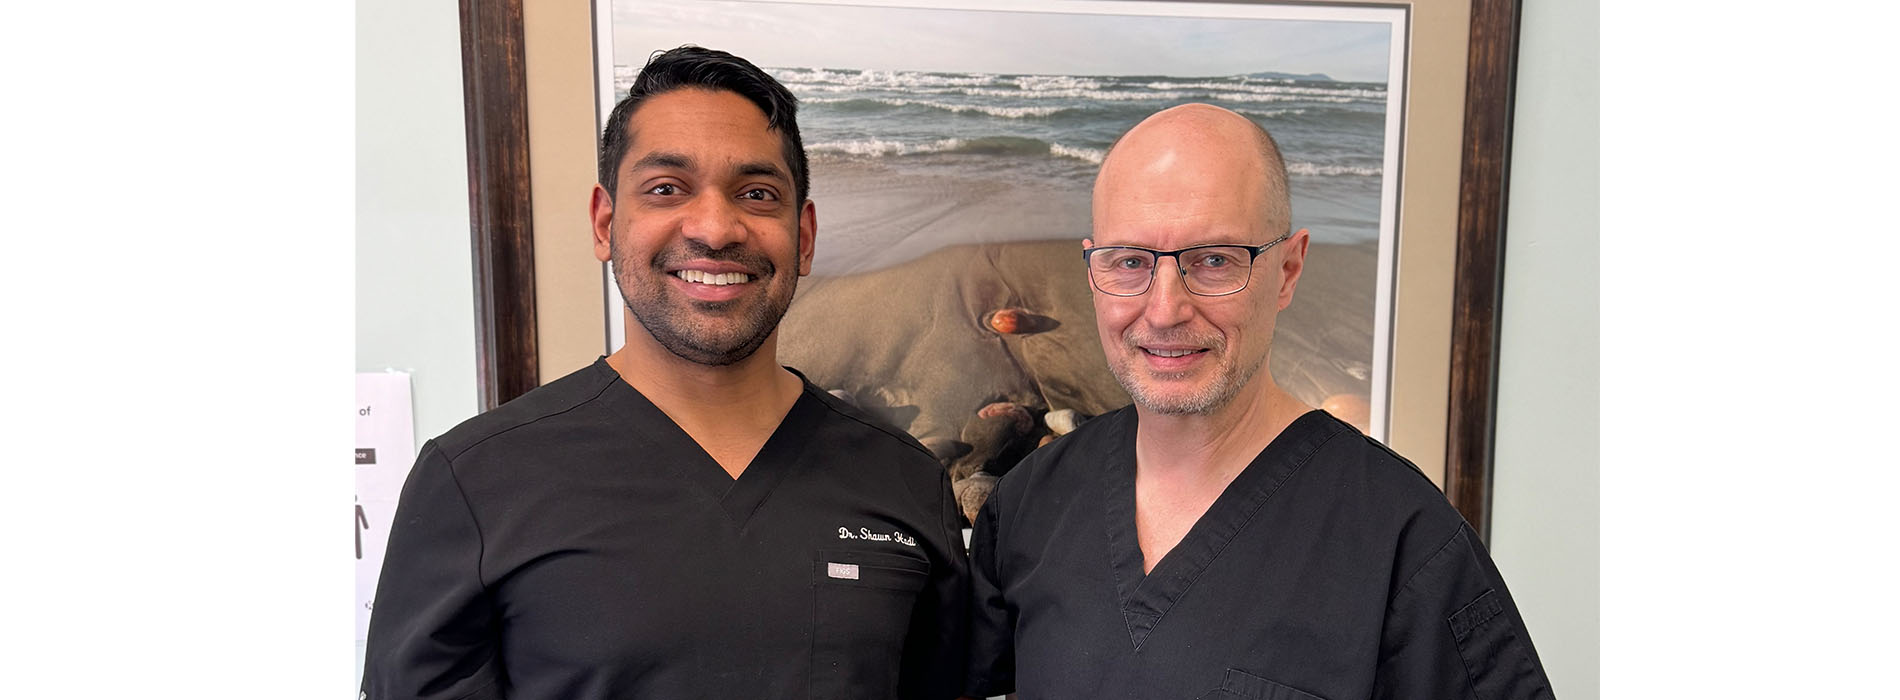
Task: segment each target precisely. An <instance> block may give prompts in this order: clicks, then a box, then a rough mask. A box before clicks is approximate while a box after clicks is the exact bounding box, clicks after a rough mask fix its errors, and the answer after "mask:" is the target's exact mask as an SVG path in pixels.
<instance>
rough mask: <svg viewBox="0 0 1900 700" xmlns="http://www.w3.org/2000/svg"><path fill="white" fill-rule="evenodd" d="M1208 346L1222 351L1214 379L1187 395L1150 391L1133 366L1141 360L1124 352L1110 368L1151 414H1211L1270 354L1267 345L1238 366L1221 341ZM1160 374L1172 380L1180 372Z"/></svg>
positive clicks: (1136, 348)
mask: <svg viewBox="0 0 1900 700" xmlns="http://www.w3.org/2000/svg"><path fill="white" fill-rule="evenodd" d="M1128 345H1129V346H1130V347H1133V348H1134V351H1135V352H1136V353H1140V352H1142V350H1141V348H1140V346H1139V345H1137V344H1135V343H1132V342H1130V343H1128ZM1208 349H1209V350H1210V351H1215V352H1222V356H1221V361H1220V362H1219V363H1218V364H1217V365H1216V366H1215V367H1214V382H1213V383H1212V384H1210V385H1208V386H1207V388H1205V389H1202V390H1200V391H1198V392H1194V393H1192V394H1189V395H1186V396H1162V395H1159V393H1158V392H1156V393H1150V392H1149V391H1148V386H1147V385H1146V384H1144V383H1143V382H1141V381H1140V379H1141V376H1140V375H1143V374H1145V370H1143V369H1141V368H1139V367H1137V366H1136V363H1137V362H1139V361H1140V358H1139V357H1138V356H1135V355H1124V356H1122V359H1121V361H1120V362H1117V363H1115V365H1114V366H1113V367H1111V368H1110V369H1111V370H1112V371H1113V372H1114V374H1115V381H1116V382H1117V383H1119V384H1121V385H1122V390H1123V391H1126V392H1128V397H1129V398H1131V399H1134V401H1135V405H1137V406H1140V407H1142V408H1143V409H1145V410H1147V411H1148V412H1150V413H1154V414H1157V415H1163V416H1190V415H1192V416H1207V415H1212V414H1214V413H1215V412H1217V411H1219V410H1220V409H1222V408H1225V407H1226V406H1227V404H1229V403H1232V402H1233V400H1234V397H1236V396H1239V395H1240V390H1241V389H1244V388H1246V387H1247V385H1248V384H1249V383H1251V382H1252V381H1253V378H1254V375H1256V374H1259V373H1260V368H1262V367H1265V366H1266V364H1267V358H1268V357H1270V356H1271V355H1272V353H1271V349H1272V346H1271V345H1269V346H1268V349H1269V352H1266V353H1261V355H1260V359H1258V360H1255V361H1253V362H1252V363H1251V364H1249V365H1247V366H1246V367H1240V366H1238V365H1235V364H1234V363H1233V362H1232V356H1231V355H1227V354H1225V352H1224V351H1225V350H1226V344H1225V343H1224V342H1221V341H1218V340H1217V341H1216V342H1215V344H1214V345H1213V346H1211V347H1209V348H1208ZM1148 376H1154V375H1148ZM1160 376H1161V378H1163V379H1171V378H1175V377H1178V376H1179V375H1173V376H1170V375H1165V374H1164V375H1160Z"/></svg>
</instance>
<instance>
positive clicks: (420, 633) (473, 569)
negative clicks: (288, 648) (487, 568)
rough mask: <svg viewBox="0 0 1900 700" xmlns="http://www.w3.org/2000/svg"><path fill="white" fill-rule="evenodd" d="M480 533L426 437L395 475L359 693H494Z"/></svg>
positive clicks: (394, 698)
mask: <svg viewBox="0 0 1900 700" xmlns="http://www.w3.org/2000/svg"><path fill="white" fill-rule="evenodd" d="M481 552H482V542H481V533H480V531H479V530H478V529H477V527H476V524H475V520H474V516H473V514H472V513H471V511H470V509H469V506H468V501H467V500H466V499H465V498H464V497H463V495H462V489H461V487H460V486H459V485H457V484H456V481H455V474H454V472H453V471H452V469H451V468H450V464H449V460H448V458H447V457H445V456H444V455H443V454H442V452H441V450H440V449H438V448H437V447H436V446H435V443H434V442H433V441H431V442H430V443H429V444H427V445H424V446H423V448H422V454H421V455H419V456H418V457H417V458H416V465H415V468H414V469H412V470H410V472H409V478H408V480H407V481H405V482H404V483H403V487H402V496H401V498H400V499H399V500H398V501H397V504H396V517H395V523H394V524H393V525H392V527H391V528H390V533H389V548H388V550H387V552H386V553H385V554H384V557H383V571H382V575H381V577H380V578H379V579H378V580H377V584H376V600H375V603H374V607H373V608H372V609H371V612H370V623H369V643H368V649H367V655H366V659H365V660H364V668H363V688H362V692H363V697H365V698H367V700H407V699H412V698H414V699H421V698H456V699H458V700H460V699H464V698H466V699H470V700H478V699H486V698H500V697H501V696H502V691H501V685H500V681H501V678H502V673H501V662H500V660H499V659H498V658H497V656H496V644H495V639H496V632H495V611H494V606H493V603H492V601H491V599H490V597H489V595H488V593H487V591H486V590H485V589H484V587H483V585H482V582H481V576H480V571H479V565H480V561H481Z"/></svg>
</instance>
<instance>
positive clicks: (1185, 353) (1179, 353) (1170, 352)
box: [1141, 348, 1207, 357]
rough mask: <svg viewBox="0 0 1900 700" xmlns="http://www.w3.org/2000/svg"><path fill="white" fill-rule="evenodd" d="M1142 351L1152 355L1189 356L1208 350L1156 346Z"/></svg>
mask: <svg viewBox="0 0 1900 700" xmlns="http://www.w3.org/2000/svg"><path fill="white" fill-rule="evenodd" d="M1141 351H1142V352H1145V353H1148V354H1150V355H1154V356H1155V357H1187V356H1188V355H1193V354H1195V353H1201V352H1207V350H1206V349H1196V350H1185V349H1183V350H1161V349H1156V348H1142V349H1141Z"/></svg>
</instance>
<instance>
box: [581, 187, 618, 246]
mask: <svg viewBox="0 0 1900 700" xmlns="http://www.w3.org/2000/svg"><path fill="white" fill-rule="evenodd" d="M587 215H588V217H589V218H591V219H593V220H594V259H595V260H599V261H601V262H608V261H610V260H613V258H614V242H613V225H614V202H613V197H612V196H611V195H608V194H607V188H605V187H601V186H600V185H594V196H593V199H592V200H591V201H589V202H588V203H587Z"/></svg>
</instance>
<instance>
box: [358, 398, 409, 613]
mask: <svg viewBox="0 0 1900 700" xmlns="http://www.w3.org/2000/svg"><path fill="white" fill-rule="evenodd" d="M415 461H416V425H415V407H414V405H413V404H411V403H410V401H409V373H407V372H393V371H392V372H361V373H358V374H357V375H356V518H355V520H356V641H358V642H361V641H364V640H365V639H368V637H369V615H370V609H371V601H374V600H375V599H376V575H377V574H378V573H381V572H382V570H383V547H384V545H386V544H388V542H389V526H390V523H393V522H395V519H396V498H397V496H400V495H401V494H402V482H403V480H404V479H407V478H408V477H409V467H410V465H412V464H414V463H415Z"/></svg>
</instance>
